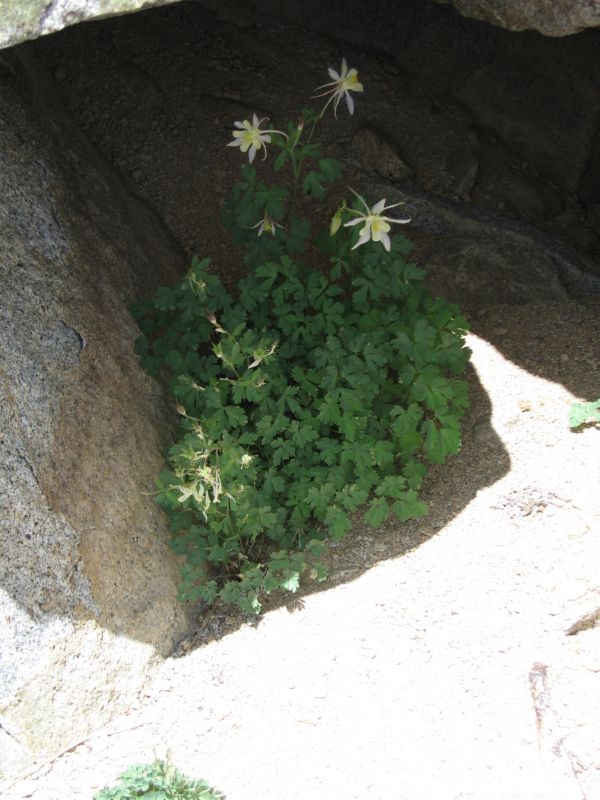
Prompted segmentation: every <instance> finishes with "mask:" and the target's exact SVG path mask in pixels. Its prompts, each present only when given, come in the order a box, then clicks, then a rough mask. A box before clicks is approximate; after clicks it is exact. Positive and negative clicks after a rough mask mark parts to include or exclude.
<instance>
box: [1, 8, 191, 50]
mask: <svg viewBox="0 0 600 800" xmlns="http://www.w3.org/2000/svg"><path fill="white" fill-rule="evenodd" d="M173 2H177V0H0V48H2V47H10V46H11V45H14V44H18V43H19V42H23V41H26V40H27V39H37V38H38V37H39V36H44V35H45V34H47V33H54V32H55V31H60V30H62V29H63V28H66V27H67V26H69V25H74V24H75V23H77V22H84V21H86V20H93V19H99V18H102V17H111V16H115V15H117V14H129V13H132V12H134V11H142V10H143V9H145V8H152V7H153V6H164V5H168V4H169V3H173Z"/></svg>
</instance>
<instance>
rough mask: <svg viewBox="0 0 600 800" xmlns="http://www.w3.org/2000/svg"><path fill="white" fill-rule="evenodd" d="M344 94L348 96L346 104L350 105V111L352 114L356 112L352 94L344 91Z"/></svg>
mask: <svg viewBox="0 0 600 800" xmlns="http://www.w3.org/2000/svg"><path fill="white" fill-rule="evenodd" d="M344 95H345V97H346V105H347V106H348V111H349V112H350V113H351V114H354V100H353V98H352V96H351V95H350V93H349V92H344Z"/></svg>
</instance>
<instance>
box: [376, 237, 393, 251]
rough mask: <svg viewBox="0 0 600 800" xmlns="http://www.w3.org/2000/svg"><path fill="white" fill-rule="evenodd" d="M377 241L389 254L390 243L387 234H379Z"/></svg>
mask: <svg viewBox="0 0 600 800" xmlns="http://www.w3.org/2000/svg"><path fill="white" fill-rule="evenodd" d="M379 241H380V242H381V244H382V245H383V246H384V247H385V249H386V250H387V252H388V253H389V252H390V246H391V242H390V237H389V236H388V235H387V233H380V234H379Z"/></svg>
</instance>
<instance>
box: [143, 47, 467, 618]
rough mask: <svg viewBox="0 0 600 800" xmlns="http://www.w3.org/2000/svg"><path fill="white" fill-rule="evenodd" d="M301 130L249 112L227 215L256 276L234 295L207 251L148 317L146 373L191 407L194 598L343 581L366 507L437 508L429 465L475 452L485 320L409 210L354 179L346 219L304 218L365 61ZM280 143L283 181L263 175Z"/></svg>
mask: <svg viewBox="0 0 600 800" xmlns="http://www.w3.org/2000/svg"><path fill="white" fill-rule="evenodd" d="M330 77H331V78H332V81H331V82H330V83H329V84H326V85H325V86H324V87H320V88H321V89H325V92H324V95H325V96H326V97H327V98H328V99H327V101H326V103H325V106H324V108H323V109H322V110H321V111H320V112H318V113H317V112H314V111H311V110H308V109H305V110H303V112H302V114H301V116H300V119H299V120H298V121H297V122H296V123H294V122H290V123H289V125H288V126H287V132H285V133H284V132H281V131H276V130H272V129H266V128H262V127H261V125H262V124H263V123H264V120H259V119H258V118H257V117H256V116H254V117H253V119H252V121H249V120H244V121H241V122H236V123H235V130H234V133H233V137H234V138H233V141H232V142H230V145H231V146H237V147H239V148H240V150H241V151H242V152H243V153H247V155H248V160H249V164H246V165H245V166H243V167H242V175H241V180H240V181H239V182H238V183H237V185H236V186H235V187H234V189H233V192H232V195H231V197H230V200H229V203H228V207H227V217H226V223H227V224H228V226H229V227H230V229H231V231H232V237H233V240H234V242H236V243H237V244H239V245H241V246H242V247H243V252H244V254H245V255H244V260H245V262H246V264H247V266H248V268H249V274H248V276H247V277H245V278H244V279H243V280H242V281H240V283H239V296H238V297H237V298H234V297H232V296H230V295H229V294H228V293H227V292H226V291H225V289H224V287H223V285H222V283H221V282H220V280H219V278H218V277H217V276H215V275H214V274H212V273H211V272H210V261H209V259H204V260H199V259H197V258H196V259H194V260H193V262H192V265H191V268H190V269H189V271H188V273H187V274H186V275H185V277H184V278H183V280H182V281H181V282H180V283H179V284H178V285H177V286H175V287H173V288H163V289H161V290H159V292H158V293H157V295H156V297H155V298H153V299H151V300H145V301H141V302H140V303H137V304H136V306H135V308H134V314H135V316H136V318H137V319H138V321H139V325H140V328H141V330H142V333H143V335H142V336H141V337H140V339H139V340H138V343H137V352H138V353H139V355H140V357H141V360H142V364H143V366H144V367H145V368H146V369H147V370H148V371H149V372H150V373H151V374H154V375H161V374H164V373H165V372H167V373H168V374H170V376H171V386H172V391H173V394H174V397H175V398H176V402H177V410H178V412H179V414H180V417H181V427H180V437H179V439H178V441H177V442H176V444H174V445H173V447H172V448H171V450H170V453H169V465H170V468H169V469H166V470H164V471H163V472H162V474H161V475H160V477H159V479H158V492H157V500H158V502H159V504H160V505H161V507H162V508H163V509H164V510H165V511H166V513H167V515H168V517H169V520H170V526H171V530H172V532H173V540H172V546H173V548H174V550H175V551H176V552H177V553H179V554H182V555H184V556H185V557H186V558H185V566H184V567H183V581H182V584H181V587H180V598H181V599H182V600H185V601H196V600H199V599H201V600H203V601H206V602H208V603H210V602H213V601H214V600H215V599H217V598H218V599H220V600H221V601H223V602H226V603H236V604H237V605H239V606H240V607H241V608H242V609H244V610H246V611H248V612H251V613H258V612H259V611H260V608H261V599H262V598H263V597H264V595H266V594H269V593H270V592H272V591H274V590H277V589H283V590H287V591H291V592H294V591H296V589H297V588H298V586H299V583H300V580H301V577H302V576H303V575H307V576H309V577H310V578H312V579H316V580H323V579H324V578H325V569H324V567H323V565H322V564H320V563H319V557H320V555H321V554H322V551H323V544H324V541H325V540H326V539H327V538H333V539H339V538H341V537H342V536H344V535H345V534H346V533H347V532H348V531H349V530H350V528H351V527H352V518H351V515H352V514H353V513H355V512H357V511H358V510H359V509H363V511H362V513H363V518H364V521H365V522H366V523H367V524H369V525H372V526H373V527H378V526H380V525H382V524H383V523H384V522H385V521H386V520H387V519H388V518H389V517H391V516H393V517H395V518H396V519H398V520H400V521H406V520H408V519H410V518H413V517H418V516H421V515H423V514H425V513H426V506H425V503H424V502H423V501H422V500H420V499H419V495H418V493H419V490H420V488H421V486H422V483H423V479H424V477H425V475H426V472H427V464H428V463H433V464H441V463H443V462H444V461H445V459H446V457H447V456H449V455H451V454H453V453H456V452H457V451H458V449H459V447H460V427H459V421H460V418H461V416H462V415H463V413H464V410H465V408H466V406H467V392H466V385H465V383H464V382H462V381H460V380H458V379H457V378H456V377H455V376H457V375H458V374H460V373H461V372H462V371H463V369H464V367H465V364H466V361H467V359H468V356H469V352H468V350H467V349H466V347H465V345H464V333H465V331H466V328H467V325H466V322H465V319H464V318H463V317H462V315H461V314H460V312H459V310H458V308H457V307H456V306H454V305H452V304H450V303H448V302H446V301H445V300H442V299H440V298H434V297H432V296H431V295H430V294H429V292H428V291H427V290H426V289H425V288H424V285H423V278H424V272H423V271H422V270H421V269H419V268H418V267H417V266H415V265H414V264H412V263H410V262H409V261H408V260H407V255H408V253H409V251H410V247H411V246H410V243H409V242H408V241H407V240H406V239H405V238H404V237H402V236H399V235H394V236H390V230H391V225H392V224H394V223H406V222H408V220H403V219H396V218H394V217H390V216H385V215H384V214H385V212H386V211H388V210H389V209H391V208H394V206H386V205H385V200H380V201H379V202H377V203H375V204H374V205H372V206H370V205H369V204H368V203H367V202H366V201H365V200H364V199H363V197H361V196H360V195H359V194H358V193H357V192H354V190H351V192H352V195H353V196H352V197H351V198H350V199H349V201H346V200H345V199H344V200H342V201H341V203H340V205H339V206H338V209H337V211H336V213H335V214H334V216H333V218H332V220H331V222H330V224H329V229H328V230H325V231H318V232H317V233H316V234H314V235H313V234H312V232H311V224H310V222H309V219H308V218H307V216H306V215H304V214H303V213H301V212H302V211H303V210H304V208H305V207H306V205H307V203H310V201H311V199H313V200H314V199H316V200H321V199H322V198H323V197H324V195H325V187H326V186H327V185H328V184H330V185H333V186H335V185H336V184H337V182H338V181H339V178H340V176H341V165H340V164H339V163H338V162H337V161H335V160H333V159H329V158H325V157H323V154H322V152H321V150H320V148H319V147H318V145H316V144H315V143H314V142H313V138H314V133H315V130H316V127H317V125H318V123H319V121H320V120H321V119H322V118H323V115H324V114H325V112H326V110H327V109H328V108H329V107H330V106H333V109H334V111H337V108H338V105H339V103H340V101H341V100H342V99H344V100H345V101H346V103H347V105H348V109H349V110H350V111H352V110H353V108H354V106H353V102H352V97H351V95H350V92H355V91H362V89H363V87H362V84H360V82H359V81H358V75H357V74H356V70H349V69H348V67H347V65H346V63H345V62H343V63H342V69H341V71H340V72H339V73H338V72H336V71H334V70H330ZM267 144H268V145H271V146H272V147H273V148H274V149H275V150H276V151H278V153H277V156H276V158H275V160H274V162H273V168H274V170H275V172H280V171H282V170H284V169H287V170H288V174H289V177H290V188H289V189H288V188H284V187H280V186H277V185H273V184H267V183H265V182H263V180H261V178H260V177H259V173H258V171H257V170H256V169H255V168H254V167H253V166H251V164H252V162H253V161H254V158H255V156H256V154H257V153H259V152H261V151H262V153H263V156H264V157H265V158H266V155H267V151H266V147H267Z"/></svg>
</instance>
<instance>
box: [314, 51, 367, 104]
mask: <svg viewBox="0 0 600 800" xmlns="http://www.w3.org/2000/svg"><path fill="white" fill-rule="evenodd" d="M327 72H329V77H330V78H332V80H331V81H330V82H329V83H324V84H323V85H322V86H317V88H316V90H315V91H317V92H318V91H319V89H327V91H325V92H321V94H317V95H315V97H325V96H326V95H328V94H330V95H331V97H330V98H329V100H328V101H327V102H326V103H325V108H324V109H323V111H325V109H326V108H327V106H328V105H329V104H330V103H331V102H332V101H333V113H334V114H335V116H336V117H337V110H338V106H339V104H340V100H341V99H342V97H343V98H345V100H346V105H347V106H348V111H349V112H350V113H351V114H354V99H353V98H352V96H351V95H350V92H362V91H364V89H363V85H362V83H360V81H359V80H358V72H357V71H356V70H355V69H348V64H347V63H346V59H345V58H344V59H342V68H341V69H340V72H339V75H338V73H337V72H336V71H335V70H334V69H331V68H330V69H328V70H327ZM329 87H330V88H329Z"/></svg>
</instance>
